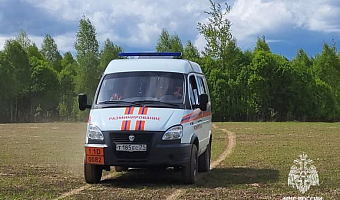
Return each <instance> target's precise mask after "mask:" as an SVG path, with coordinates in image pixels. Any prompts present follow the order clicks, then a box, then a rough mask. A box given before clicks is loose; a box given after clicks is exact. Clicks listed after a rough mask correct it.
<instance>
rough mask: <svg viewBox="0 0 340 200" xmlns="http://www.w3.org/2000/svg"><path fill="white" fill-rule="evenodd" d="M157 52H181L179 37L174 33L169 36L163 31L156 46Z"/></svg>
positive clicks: (181, 45) (181, 46)
mask: <svg viewBox="0 0 340 200" xmlns="http://www.w3.org/2000/svg"><path fill="white" fill-rule="evenodd" d="M156 51H157V52H182V51H183V44H182V42H181V39H180V38H179V36H178V35H177V34H176V33H174V34H173V35H170V34H169V33H168V31H167V30H166V29H163V30H162V32H161V34H160V36H159V39H158V43H157V45H156Z"/></svg>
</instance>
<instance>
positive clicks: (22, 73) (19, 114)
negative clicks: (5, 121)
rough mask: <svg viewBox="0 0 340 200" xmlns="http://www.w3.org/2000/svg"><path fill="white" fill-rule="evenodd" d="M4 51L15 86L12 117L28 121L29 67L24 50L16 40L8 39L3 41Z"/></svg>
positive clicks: (16, 119)
mask: <svg viewBox="0 0 340 200" xmlns="http://www.w3.org/2000/svg"><path fill="white" fill-rule="evenodd" d="M4 53H5V54H6V57H7V59H8V60H9V61H10V62H11V63H12V64H13V67H14V76H15V86H16V88H17V90H16V91H17V94H16V100H15V101H14V105H13V111H12V113H13V114H12V116H13V117H12V119H13V120H14V121H17V122H19V121H29V120H30V119H29V118H30V86H31V79H30V74H31V67H30V64H29V61H28V56H27V53H26V51H25V50H24V49H23V47H22V46H21V44H20V43H19V42H18V41H17V40H8V41H6V43H5V47H4Z"/></svg>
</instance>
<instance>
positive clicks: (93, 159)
mask: <svg viewBox="0 0 340 200" xmlns="http://www.w3.org/2000/svg"><path fill="white" fill-rule="evenodd" d="M85 153H86V163H90V164H98V165H104V148H97V147H86V148H85Z"/></svg>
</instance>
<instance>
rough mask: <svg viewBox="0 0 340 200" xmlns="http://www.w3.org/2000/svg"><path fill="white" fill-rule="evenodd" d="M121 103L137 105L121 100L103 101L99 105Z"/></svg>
mask: <svg viewBox="0 0 340 200" xmlns="http://www.w3.org/2000/svg"><path fill="white" fill-rule="evenodd" d="M120 103H128V104H132V105H135V102H131V101H121V100H111V101H101V102H99V104H120Z"/></svg>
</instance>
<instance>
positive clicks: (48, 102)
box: [30, 57, 59, 120]
mask: <svg viewBox="0 0 340 200" xmlns="http://www.w3.org/2000/svg"><path fill="white" fill-rule="evenodd" d="M30 64H31V66H32V73H31V79H32V86H31V87H32V109H34V110H36V109H37V108H38V107H39V108H40V111H42V112H43V113H44V116H45V117H48V118H53V117H56V115H57V112H56V109H57V106H58V103H59V98H58V97H59V82H58V75H57V71H55V70H54V69H53V68H52V67H51V66H50V64H49V63H48V62H47V61H45V60H39V59H38V58H36V57H31V58H30ZM54 120H55V119H54Z"/></svg>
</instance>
